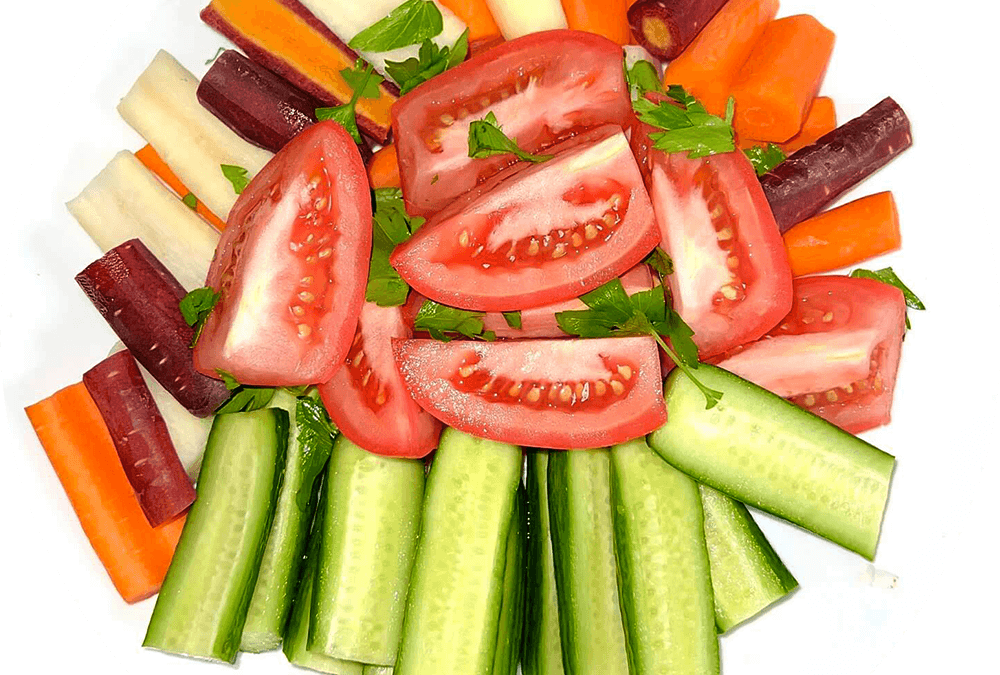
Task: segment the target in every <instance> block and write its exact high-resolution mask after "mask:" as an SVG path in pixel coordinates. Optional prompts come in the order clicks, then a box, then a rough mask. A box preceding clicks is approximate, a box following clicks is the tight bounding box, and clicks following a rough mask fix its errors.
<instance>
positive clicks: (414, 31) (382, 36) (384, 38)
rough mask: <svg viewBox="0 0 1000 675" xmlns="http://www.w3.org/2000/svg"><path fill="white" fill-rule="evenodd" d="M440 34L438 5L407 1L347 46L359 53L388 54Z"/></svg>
mask: <svg viewBox="0 0 1000 675" xmlns="http://www.w3.org/2000/svg"><path fill="white" fill-rule="evenodd" d="M443 30H444V19H443V17H442V16H441V10H439V9H438V8H437V5H435V4H434V3H433V2H427V1H426V0H406V2H404V3H403V4H401V5H400V6H399V7H397V8H396V9H394V10H392V11H391V12H390V13H389V15H388V16H386V17H384V18H382V19H379V20H378V21H376V22H375V23H373V24H372V25H371V26H368V28H365V29H364V30H363V31H361V32H360V33H358V34H357V35H355V36H354V37H353V38H351V41H350V42H348V43H347V46H348V47H350V48H351V49H354V50H356V51H362V52H388V51H391V50H393V49H399V48H401V47H409V46H410V45H418V44H420V43H421V42H423V41H424V40H427V39H429V38H432V37H436V36H438V35H440V34H441V31H443Z"/></svg>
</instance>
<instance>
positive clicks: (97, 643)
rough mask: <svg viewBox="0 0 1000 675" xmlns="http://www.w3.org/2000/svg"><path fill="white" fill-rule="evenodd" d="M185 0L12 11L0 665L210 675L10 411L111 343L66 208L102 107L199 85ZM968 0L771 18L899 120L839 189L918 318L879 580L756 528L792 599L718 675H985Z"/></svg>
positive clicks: (988, 166)
mask: <svg viewBox="0 0 1000 675" xmlns="http://www.w3.org/2000/svg"><path fill="white" fill-rule="evenodd" d="M248 1H250V0H248ZM202 5H203V2H201V1H200V0H174V1H167V0H159V1H156V2H134V1H131V0H91V2H87V3H76V2H48V3H42V2H21V3H17V4H16V5H14V6H13V7H5V24H6V25H5V27H6V30H5V38H4V44H3V46H2V48H3V49H4V50H5V52H7V51H9V53H7V54H5V55H4V56H3V60H2V63H3V64H4V66H5V79H6V80H7V82H6V83H5V84H6V88H5V94H4V97H3V98H4V103H3V105H2V110H3V112H2V115H3V116H4V124H3V126H2V127H0V129H2V130H3V132H4V136H3V138H4V141H5V146H6V148H5V149H6V150H7V153H6V154H5V156H4V158H3V159H4V162H3V165H4V166H3V172H4V180H3V182H2V183H0V185H2V186H3V188H4V190H3V198H4V208H5V211H6V214H5V215H6V218H5V223H4V232H5V234H6V237H7V238H6V241H5V242H4V245H3V255H4V256H6V257H7V262H6V264H5V265H3V266H2V267H3V273H4V280H3V281H4V283H3V286H2V288H3V305H4V306H3V326H2V349H3V352H2V359H0V364H2V367H3V390H4V395H5V397H6V402H5V406H4V410H5V411H6V414H7V415H8V416H9V440H8V442H7V443H5V444H4V457H5V458H6V459H7V462H6V464H5V466H4V475H5V479H4V488H3V490H2V491H0V494H2V499H3V507H4V508H3V513H4V514H5V515H6V518H7V523H6V527H5V528H4V529H5V531H4V542H5V543H4V546H3V555H2V556H0V561H2V562H0V565H2V570H3V574H2V576H0V578H3V579H6V582H5V589H4V591H3V594H2V598H3V599H2V603H0V604H2V606H3V615H4V618H3V619H2V621H0V624H2V625H3V628H4V630H3V631H2V633H3V635H4V636H5V638H6V643H7V645H8V647H7V648H6V650H5V652H4V654H3V655H2V656H0V664H2V665H0V670H2V671H4V672H11V673H13V672H19V673H32V672H34V673H37V672H55V670H56V669H57V668H58V669H61V670H63V669H66V668H73V669H74V670H77V671H79V670H81V669H82V670H83V671H84V672H102V673H132V672H135V673H144V674H148V675H153V674H158V673H172V674H176V673H193V672H208V673H211V672H215V673H220V672H225V669H224V667H222V666H217V665H207V664H202V663H197V662H192V661H187V660H182V659H176V658H172V657H169V656H165V655H162V654H158V653H153V652H148V651H144V650H142V649H141V648H140V643H141V641H142V637H143V634H144V631H145V625H146V622H147V620H148V618H149V613H150V612H151V611H152V608H153V602H152V601H151V600H150V601H146V602H143V603H140V604H139V605H137V606H133V607H128V606H126V605H125V604H124V603H122V602H121V600H120V599H119V597H118V595H117V594H116V593H115V591H114V589H113V588H112V586H111V584H110V582H109V581H108V579H107V576H106V575H105V573H104V571H103V569H102V568H101V566H100V564H99V563H98V561H97V558H96V557H95V556H94V555H93V553H92V552H91V549H90V547H89V545H88V544H87V540H86V539H85V537H84V536H83V533H82V532H81V531H80V528H79V526H78V524H77V523H76V521H75V517H74V515H73V511H72V509H71V508H70V506H69V504H68V502H67V500H66V498H65V496H64V494H63V492H62V490H61V488H60V486H59V483H58V482H57V480H56V477H55V475H54V473H53V472H52V470H51V467H50V466H49V464H48V462H47V460H46V458H45V455H44V454H43V452H42V450H41V448H40V447H39V445H38V442H37V440H36V439H35V438H34V436H33V434H32V432H31V430H30V428H29V426H28V424H27V420H26V418H25V416H24V413H23V412H22V408H23V407H24V406H25V405H27V404H30V403H33V402H35V401H37V400H39V399H41V398H43V397H45V396H47V395H49V394H50V393H52V392H53V391H55V390H56V389H58V388H60V387H63V386H65V385H67V384H70V383H72V382H76V381H79V379H80V376H81V374H82V373H83V372H84V371H85V370H86V369H88V368H89V367H91V366H92V365H93V364H94V363H96V362H97V361H99V360H100V359H101V358H102V357H104V355H105V354H106V353H107V351H108V348H109V347H110V346H111V344H112V343H113V342H114V337H113V335H112V333H111V331H110V330H109V329H108V328H107V327H106V326H105V324H104V323H103V322H102V321H101V319H100V318H99V317H98V315H97V313H96V312H95V311H94V310H93V308H92V307H91V306H90V304H89V303H88V302H87V301H86V299H85V298H84V297H83V295H82V294H81V293H80V291H79V289H78V288H77V287H76V284H75V283H74V282H73V275H74V274H75V273H76V272H78V271H79V270H81V269H82V268H83V267H84V266H86V265H87V264H88V263H89V262H91V261H92V260H93V259H95V258H96V257H98V255H99V251H98V249H97V247H96V246H95V245H94V244H93V243H91V242H90V240H89V239H88V238H87V236H86V235H85V234H84V233H83V232H82V231H81V230H80V228H78V227H77V225H76V224H75V222H74V221H73V220H72V218H71V217H70V216H69V214H68V213H67V212H66V210H65V208H64V207H63V203H64V202H65V201H66V200H68V199H70V198H71V197H73V196H74V195H75V194H76V193H77V192H78V191H79V190H80V189H81V188H82V187H83V186H84V185H85V184H86V182H87V181H88V180H89V179H90V178H91V177H92V176H93V175H94V174H96V173H97V172H98V170H100V168H101V167H103V166H104V164H105V163H106V162H107V161H108V160H109V159H110V158H111V157H112V155H113V154H114V153H115V152H116V151H118V150H119V149H121V148H130V149H136V148H138V147H140V146H141V143H140V140H139V138H138V137H137V136H136V135H134V134H133V133H132V132H131V130H129V129H128V128H127V127H126V125H125V124H124V123H123V122H122V121H121V120H120V119H119V118H118V116H117V114H116V113H115V110H114V107H115V104H116V103H117V101H118V99H119V98H120V97H121V96H122V95H123V94H124V93H125V91H127V89H128V87H129V85H130V84H131V82H132V81H133V79H134V78H135V77H136V76H137V75H138V74H139V72H140V71H141V70H142V69H143V68H144V67H145V66H146V64H147V63H148V62H149V60H150V59H151V58H152V56H153V54H154V53H155V52H156V50H157V49H159V48H161V47H163V48H166V49H167V50H169V51H171V52H172V53H173V54H175V55H176V56H177V57H178V58H179V59H180V60H181V61H182V62H183V63H184V64H185V65H186V66H187V67H188V68H190V69H192V70H194V71H195V72H196V73H198V74H201V73H203V72H204V70H205V69H206V66H205V65H204V63H205V60H206V59H208V58H209V57H211V56H212V55H213V54H215V52H216V50H217V48H218V47H219V46H221V45H223V44H225V41H224V40H223V39H222V38H221V37H219V36H217V35H216V34H214V33H213V32H212V31H211V30H209V29H208V28H206V27H205V26H203V25H202V24H201V22H200V21H199V19H198V11H199V10H200V9H201V7H202ZM979 7H981V4H980V3H973V2H969V1H965V2H951V3H949V6H948V7H944V6H943V5H941V6H927V7H926V8H925V7H919V8H918V7H917V5H915V4H914V3H912V2H905V1H904V0H840V1H839V2H836V3H830V2H821V1H820V0H786V1H785V2H784V5H783V8H782V12H781V13H782V15H789V14H794V13H797V12H811V13H813V14H815V15H816V16H817V17H818V18H819V19H820V20H821V21H822V22H823V23H824V24H825V25H827V26H828V27H830V28H832V29H833V30H834V31H835V32H836V33H837V37H838V42H837V47H836V49H835V52H834V57H833V62H832V65H831V67H830V71H829V74H828V76H827V79H826V82H825V85H824V93H826V94H829V95H831V96H833V97H834V98H835V99H836V102H837V108H838V113H839V116H840V119H841V120H846V119H849V118H850V117H853V116H855V115H857V114H860V113H861V112H863V111H864V110H866V109H867V108H868V107H870V106H871V105H873V104H874V103H876V102H878V101H879V100H881V99H882V98H883V97H884V96H886V95H892V96H893V97H894V98H895V99H896V100H897V101H898V102H899V103H900V104H901V105H902V106H903V108H904V109H905V110H906V111H907V112H908V114H909V116H910V118H911V120H912V123H913V129H914V136H915V145H914V147H913V148H912V149H911V150H909V151H908V152H906V153H905V154H904V155H902V156H901V157H900V158H899V159H897V160H896V161H895V162H894V163H893V164H892V165H890V166H889V167H888V168H886V169H885V170H884V171H882V172H880V173H879V174H878V175H877V176H875V177H873V178H872V179H870V180H869V181H867V182H866V183H864V185H863V186H862V187H861V188H860V189H859V190H858V191H857V192H856V193H855V194H854V195H853V196H854V197H857V196H860V195H862V194H868V193H872V192H876V191H880V190H884V189H892V190H893V192H894V193H895V195H896V199H897V202H898V204H899V210H900V217H901V220H902V228H903V233H904V235H903V236H904V250H903V251H902V252H900V253H897V254H894V255H892V256H890V257H888V258H886V259H884V260H878V261H877V262H875V263H874V264H875V265H883V264H892V265H894V266H895V268H896V270H897V271H898V272H899V273H900V275H901V276H902V277H903V278H904V279H905V280H906V282H907V283H908V284H910V286H911V287H912V288H913V289H914V290H916V291H917V292H918V293H919V294H920V296H921V297H922V298H923V300H924V301H925V302H926V304H927V305H928V307H929V308H930V310H929V311H928V312H925V313H913V315H912V319H913V325H914V328H913V331H912V332H911V333H909V334H908V336H907V339H906V345H905V348H904V350H903V362H902V367H901V372H900V376H899V382H898V385H897V395H896V405H895V410H894V418H895V421H894V422H893V423H892V425H890V426H889V427H887V428H884V429H880V430H878V431H876V432H873V433H871V434H868V436H867V437H868V438H869V439H870V440H871V441H872V442H873V443H875V444H876V445H878V446H880V447H882V448H883V449H885V450H886V451H888V452H891V453H893V454H895V455H897V457H898V459H899V463H898V468H897V471H896V475H895V478H894V482H893V487H892V495H891V499H890V502H889V508H888V512H887V515H886V519H885V524H884V529H883V536H882V542H881V545H880V547H879V550H878V557H877V559H876V561H875V568H871V567H869V565H868V563H867V562H866V561H864V560H862V559H861V558H860V557H858V556H856V555H853V554H851V553H848V552H846V551H844V550H842V549H840V548H838V547H836V546H834V545H832V544H829V543H827V542H825V541H822V540H820V539H817V538H816V537H814V536H812V535H809V534H807V533H805V532H803V531H800V530H797V529H795V528H793V527H790V526H788V525H786V524H783V523H780V522H777V521H774V520H772V519H770V518H766V517H761V518H760V520H761V526H762V527H763V529H764V530H765V531H766V533H767V535H768V537H769V538H770V540H771V541H772V543H773V544H774V546H775V548H776V549H777V550H778V551H779V553H780V554H781V556H782V557H783V558H784V560H785V562H786V563H787V564H788V567H789V568H790V569H791V570H792V571H793V572H794V574H795V575H796V576H797V577H798V579H799V581H800V583H801V589H800V590H799V591H798V592H797V593H795V595H794V596H792V597H791V598H790V599H789V600H787V601H786V602H784V603H782V604H781V605H780V606H778V607H776V608H774V609H773V610H772V611H770V612H768V613H767V614H766V615H764V616H762V617H760V618H759V619H757V620H756V621H754V622H752V623H751V624H749V625H746V626H743V627H741V628H740V629H738V630H737V631H736V632H735V633H734V634H733V635H731V636H727V637H725V638H723V640H722V650H723V663H724V664H725V666H724V668H725V672H726V673H727V675H764V674H767V675H773V674H775V673H810V675H834V674H837V675H839V674H841V673H855V674H859V675H865V674H867V673H876V672H877V673H880V674H884V673H908V672H948V673H952V672H977V673H978V672H986V671H987V670H989V669H988V668H985V667H983V666H981V665H980V659H981V658H985V656H984V655H986V654H995V648H994V646H993V645H992V644H991V643H990V639H991V638H992V637H993V636H992V632H993V631H992V630H991V629H992V627H993V626H994V625H995V623H996V622H995V618H994V612H993V607H994V603H995V602H996V600H997V599H998V598H997V595H996V576H997V575H996V572H995V567H996V563H995V556H994V555H992V552H993V551H994V550H995V544H994V542H995V538H996V533H997V526H996V520H995V519H994V508H993V506H992V504H993V498H994V493H995V490H996V486H997V476H998V475H1000V473H998V469H1000V466H998V461H997V455H998V451H1000V443H998V441H997V436H996V433H995V429H996V427H995V424H994V423H995V420H996V417H997V413H998V408H1000V406H998V403H1000V400H998V395H997V381H998V375H1000V373H998V370H997V366H996V357H995V356H994V355H993V352H994V351H995V349H996V348H995V346H994V341H995V336H996V335H997V333H996V330H995V329H996V328H997V323H998V321H997V310H998V309H1000V303H998V301H997V296H998V286H997V283H996V268H997V264H996V262H995V261H996V258H997V253H996V245H997V237H996V229H997V227H998V224H1000V223H998V218H997V216H996V211H997V209H996V204H995V199H996V196H997V191H998V184H997V178H998V172H997V170H996V165H995V163H994V158H995V155H996V150H995V149H994V148H995V146H996V143H997V141H996V139H997V135H998V134H997V130H996V121H995V120H996V114H997V94H996V91H995V86H996V66H997V63H998V61H997V58H996V51H995V49H996V40H997V38H996V36H995V35H993V33H992V31H991V30H990V28H991V27H992V25H993V22H992V21H991V18H990V17H989V16H985V15H983V14H980V12H979V11H978V8H979ZM11 78H13V81H11ZM11 143H13V146H14V147H13V151H11V149H10V145H11ZM11 210H13V213H11ZM887 575H889V576H887ZM889 577H892V578H894V579H897V582H896V584H895V585H894V586H893V587H889V584H888V583H886V580H887V578H889ZM240 669H241V671H242V672H245V673H265V672H267V673H278V672H292V669H291V667H290V666H288V665H287V664H286V663H285V662H284V658H283V656H281V655H280V653H278V654H270V655H265V656H245V657H243V658H241V659H240Z"/></svg>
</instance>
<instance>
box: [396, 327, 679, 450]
mask: <svg viewBox="0 0 1000 675" xmlns="http://www.w3.org/2000/svg"><path fill="white" fill-rule="evenodd" d="M393 352H394V354H395V357H396V363H397V364H398V366H399V370H400V373H402V376H403V381H404V382H405V383H406V387H407V389H408V390H409V391H410V393H411V395H412V396H413V398H414V399H416V401H417V403H419V404H420V405H421V407H423V408H424V409H425V410H427V411H428V412H430V413H431V414H432V415H434V416H435V417H437V418H438V419H439V420H441V421H442V422H444V423H445V424H447V425H449V426H452V427H455V428H456V429H459V430H461V431H465V432H467V433H470V434H473V435H476V436H481V437H483V438H489V439H493V440H497V441H502V442H505V443H513V444H516V445H524V446H531V447H540V448H553V449H581V448H593V447H602V446H606V445H611V444H614V443H622V442H625V441H627V440H631V439H633V438H637V437H639V436H643V435H645V434H647V433H649V432H651V431H653V430H654V429H656V428H658V427H659V426H660V425H661V424H663V423H664V422H665V421H666V408H665V406H664V403H663V386H662V381H661V376H660V364H659V356H658V353H657V346H656V342H655V341H654V340H653V338H649V337H635V338H605V339H595V340H515V341H502V342H492V343H485V342H457V341H456V342H449V343H444V342H437V341H434V340H394V341H393Z"/></svg>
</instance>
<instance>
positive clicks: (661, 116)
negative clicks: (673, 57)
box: [632, 84, 736, 159]
mask: <svg viewBox="0 0 1000 675" xmlns="http://www.w3.org/2000/svg"><path fill="white" fill-rule="evenodd" d="M667 96H669V97H670V98H671V99H672V100H673V101H674V102H675V103H676V104H678V105H675V104H674V103H671V102H670V101H661V102H660V103H653V102H652V101H650V100H648V99H645V98H639V99H636V100H634V101H632V108H633V109H634V110H635V112H636V114H637V115H638V116H639V119H640V120H642V121H643V122H645V123H646V124H649V125H651V126H654V127H656V128H658V129H663V131H658V132H654V133H652V134H650V138H651V139H653V142H654V145H653V147H655V148H656V149H657V150H663V151H664V152H667V153H674V152H687V153H688V155H687V156H688V157H690V158H692V159H697V158H698V157H707V156H708V155H717V154H721V153H725V152H732V151H733V150H735V149H736V140H735V135H734V132H733V113H734V110H735V109H734V105H735V103H734V102H733V99H732V98H730V99H729V104H728V105H727V106H726V117H725V119H723V118H721V117H718V116H716V115H712V114H711V113H709V112H708V111H707V110H705V106H703V105H702V104H701V103H699V102H698V101H697V100H696V99H695V98H694V96H691V95H690V94H688V93H687V92H686V91H685V90H684V88H683V87H681V86H679V85H676V84H672V85H670V87H669V88H668V89H667Z"/></svg>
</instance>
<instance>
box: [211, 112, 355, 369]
mask: <svg viewBox="0 0 1000 675" xmlns="http://www.w3.org/2000/svg"><path fill="white" fill-rule="evenodd" d="M371 218H372V208H371V193H370V191H369V188H368V178H367V176H366V174H365V165H364V163H363V162H362V161H361V155H360V154H359V153H358V149H357V146H356V145H355V144H354V140H353V139H352V138H351V137H350V135H348V133H347V132H346V131H344V129H343V127H341V126H340V125H339V124H337V123H336V122H321V123H319V124H316V125H313V126H312V127H310V128H308V129H307V130H305V131H303V132H302V133H301V134H299V135H298V136H296V137H295V138H294V139H293V140H292V141H291V142H290V143H289V144H288V145H286V146H285V147H284V148H283V149H282V150H281V152H279V153H278V154H277V155H275V156H274V158H273V159H272V160H271V161H270V162H268V163H267V165H266V166H265V167H264V168H263V169H262V170H261V171H260V173H259V174H257V176H255V177H254V179H253V180H252V181H250V184H249V185H248V186H247V188H246V189H245V190H244V191H243V194H241V195H240V197H239V199H237V200H236V204H235V205H234V206H233V210H232V211H231V212H230V214H229V220H228V224H227V226H226V229H225V231H224V232H223V233H222V239H221V240H220V242H219V246H218V248H217V249H216V251H215V258H214V259H213V260H212V265H211V267H210V268H209V271H208V282H207V284H208V285H209V286H211V287H212V288H214V289H215V290H216V291H217V292H218V293H219V295H220V299H219V302H218V304H217V305H216V306H215V309H214V310H213V311H212V313H211V314H210V315H209V317H208V320H207V321H206V322H205V327H204V330H203V331H202V334H201V337H200V338H199V340H198V344H197V346H196V347H195V350H194V362H195V366H196V367H197V368H198V370H200V371H201V372H203V373H205V374H207V375H211V376H213V377H218V373H217V370H223V371H225V372H227V373H230V374H232V376H233V377H235V378H236V379H237V380H238V381H239V382H241V383H243V384H252V385H264V386H295V385H302V384H315V383H319V382H326V381H327V380H329V379H330V378H331V377H332V376H333V374H334V373H335V372H336V370H337V369H338V368H340V366H341V364H342V363H343V361H344V357H345V356H346V355H347V350H348V348H349V347H350V346H351V340H353V339H354V329H355V328H356V327H357V323H358V314H359V313H360V311H361V305H362V303H363V302H364V292H365V284H366V283H367V280H368V259H369V255H370V252H371V245H372V239H371V237H372V229H371Z"/></svg>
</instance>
